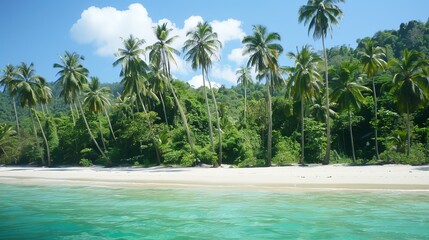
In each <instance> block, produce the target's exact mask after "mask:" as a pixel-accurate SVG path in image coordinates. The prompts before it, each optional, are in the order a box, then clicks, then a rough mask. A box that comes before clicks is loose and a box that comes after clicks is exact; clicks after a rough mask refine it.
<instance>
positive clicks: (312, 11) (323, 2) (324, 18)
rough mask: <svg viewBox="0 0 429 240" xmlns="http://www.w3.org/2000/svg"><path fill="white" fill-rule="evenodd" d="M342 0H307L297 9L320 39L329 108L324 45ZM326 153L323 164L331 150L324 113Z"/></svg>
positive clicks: (300, 20) (300, 19)
mask: <svg viewBox="0 0 429 240" xmlns="http://www.w3.org/2000/svg"><path fill="white" fill-rule="evenodd" d="M339 2H344V0H308V1H307V5H303V6H301V7H300V8H299V11H298V15H299V16H298V21H299V22H300V23H301V22H304V25H307V24H308V33H309V34H310V31H311V30H312V29H313V38H314V39H319V38H321V39H322V46H323V56H324V59H325V95H326V99H325V100H326V104H325V106H326V109H329V83H328V57H327V53H326V47H325V38H326V35H327V33H328V30H329V33H332V25H333V24H334V25H336V24H338V21H339V20H340V19H341V17H342V15H343V12H342V11H341V9H340V8H338V6H337V5H335V4H336V3H339ZM326 139H327V145H326V154H325V158H324V160H323V164H329V158H330V154H331V153H330V152H331V124H330V121H329V115H328V114H326Z"/></svg>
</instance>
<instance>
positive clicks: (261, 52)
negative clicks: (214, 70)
mask: <svg viewBox="0 0 429 240" xmlns="http://www.w3.org/2000/svg"><path fill="white" fill-rule="evenodd" d="M280 40H281V39H280V35H279V34H278V33H267V29H266V28H265V27H264V26H261V25H254V26H253V35H251V36H246V37H244V38H243V40H242V43H243V44H245V46H244V51H243V54H251V55H250V58H249V61H248V62H247V67H254V68H255V71H256V73H257V76H258V78H259V79H260V80H261V79H263V78H265V82H266V88H267V110H268V111H267V112H268V141H267V149H268V153H267V161H266V165H267V166H271V157H272V141H271V139H272V127H273V122H272V108H271V91H272V89H273V87H274V84H275V80H276V79H278V77H277V76H278V73H279V69H280V67H279V63H278V56H279V55H280V53H282V52H283V47H282V46H281V45H280V44H278V43H276V41H280Z"/></svg>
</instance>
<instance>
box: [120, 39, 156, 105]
mask: <svg viewBox="0 0 429 240" xmlns="http://www.w3.org/2000/svg"><path fill="white" fill-rule="evenodd" d="M144 43H145V41H144V40H143V39H138V38H135V37H134V36H133V35H130V37H129V38H127V39H124V40H123V44H124V47H125V48H119V49H118V52H117V53H116V54H115V56H116V57H118V59H116V61H115V62H113V66H117V65H119V64H121V65H122V68H121V72H120V74H119V76H120V77H122V80H121V83H122V84H123V85H124V90H123V95H124V96H129V95H132V94H135V95H136V96H137V98H138V100H139V101H140V104H141V106H142V108H143V110H144V112H147V110H146V107H145V105H144V103H143V99H142V94H143V92H144V91H146V87H145V81H146V73H147V69H148V67H147V65H146V63H145V62H144V61H143V60H142V59H141V58H140V56H143V55H144V49H142V48H141V46H142V45H143V44H144Z"/></svg>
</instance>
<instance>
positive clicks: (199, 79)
mask: <svg viewBox="0 0 429 240" xmlns="http://www.w3.org/2000/svg"><path fill="white" fill-rule="evenodd" d="M188 83H189V85H191V87H193V88H199V87H201V86H203V76H202V75H201V74H200V75H197V76H194V77H193V78H192V79H191V80H189V81H188ZM210 83H211V85H212V88H220V86H221V84H219V83H217V82H214V81H210ZM206 87H208V83H207V82H206Z"/></svg>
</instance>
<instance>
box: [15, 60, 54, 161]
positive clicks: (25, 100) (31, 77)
mask: <svg viewBox="0 0 429 240" xmlns="http://www.w3.org/2000/svg"><path fill="white" fill-rule="evenodd" d="M15 81H16V82H17V91H18V100H19V103H20V105H21V107H26V106H27V107H28V108H29V109H30V112H32V113H33V114H34V116H35V117H36V120H37V123H38V124H39V128H40V131H41V133H42V136H43V141H44V142H45V146H46V154H47V156H48V166H50V165H51V154H50V150H49V143H48V140H47V138H46V135H45V131H44V130H43V127H42V124H41V123H40V119H39V116H38V115H37V113H36V110H35V107H36V105H37V103H39V99H40V96H39V95H38V94H39V93H40V89H41V88H42V86H43V85H45V83H46V80H45V79H44V78H42V77H41V76H39V75H36V73H35V70H34V65H33V63H31V64H30V65H27V64H25V63H21V65H19V66H18V70H17V73H16V80H15ZM30 116H31V118H32V119H33V117H32V115H31V113H30ZM33 129H34V132H35V133H36V134H35V135H36V141H37V130H36V127H35V125H34V121H33ZM42 164H44V158H43V155H42Z"/></svg>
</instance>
